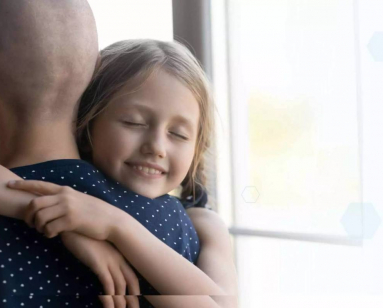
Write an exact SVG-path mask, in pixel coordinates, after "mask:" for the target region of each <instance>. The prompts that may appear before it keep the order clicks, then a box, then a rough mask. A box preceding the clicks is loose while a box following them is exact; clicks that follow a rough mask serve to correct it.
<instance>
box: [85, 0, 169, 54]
mask: <svg viewBox="0 0 383 308" xmlns="http://www.w3.org/2000/svg"><path fill="white" fill-rule="evenodd" d="M89 4H90V6H91V8H92V10H93V13H94V16H95V19H96V23H97V30H98V36H99V45H100V48H101V49H102V48H104V47H106V46H108V45H110V44H112V43H114V42H117V41H120V40H126V39H135V38H151V39H158V40H165V41H169V40H172V39H173V24H172V1H171V0H162V1H156V0H140V1H135V0H113V1H110V2H108V3H106V2H105V1H104V0H89Z"/></svg>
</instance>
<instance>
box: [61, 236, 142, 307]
mask: <svg viewBox="0 0 383 308" xmlns="http://www.w3.org/2000/svg"><path fill="white" fill-rule="evenodd" d="M61 240H62V241H63V243H64V245H65V247H66V248H67V249H68V250H69V251H70V252H71V253H72V254H73V255H74V256H75V257H76V258H77V259H79V260H80V261H81V262H82V263H83V264H85V265H86V266H88V267H89V268H90V269H91V270H92V271H93V272H94V273H95V274H96V275H97V277H98V279H99V280H100V282H101V284H102V285H103V286H104V292H105V294H107V296H100V300H101V302H102V304H103V306H104V308H114V307H115V308H125V307H126V299H125V292H126V287H128V292H129V295H139V294H140V285H139V281H138V278H137V276H136V274H135V272H134V271H133V269H132V268H131V266H130V265H129V263H128V262H127V261H126V260H125V259H124V257H123V256H122V255H121V253H120V252H119V251H118V250H116V249H115V248H114V247H113V246H112V245H111V244H109V243H108V242H106V241H97V240H94V239H90V238H88V237H86V236H83V235H81V234H77V233H74V232H62V233H61ZM110 295H114V296H110ZM129 298H130V305H131V306H129V307H133V308H139V303H138V298H137V297H136V296H129Z"/></svg>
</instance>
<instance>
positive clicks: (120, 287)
mask: <svg viewBox="0 0 383 308" xmlns="http://www.w3.org/2000/svg"><path fill="white" fill-rule="evenodd" d="M110 273H111V275H112V279H113V282H114V290H115V295H125V291H126V281H125V277H124V275H123V273H122V271H121V270H120V268H119V267H118V265H117V266H116V267H115V268H110ZM124 301H125V300H124Z"/></svg>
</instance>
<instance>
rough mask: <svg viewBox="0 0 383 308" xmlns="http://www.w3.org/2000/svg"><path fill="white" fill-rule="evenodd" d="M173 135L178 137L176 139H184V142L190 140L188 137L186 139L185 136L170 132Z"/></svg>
mask: <svg viewBox="0 0 383 308" xmlns="http://www.w3.org/2000/svg"><path fill="white" fill-rule="evenodd" d="M170 133H171V134H173V135H174V136H176V137H178V138H181V139H183V140H188V138H187V137H185V136H182V135H180V134H177V133H173V132H170Z"/></svg>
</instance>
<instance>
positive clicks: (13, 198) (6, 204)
mask: <svg viewBox="0 0 383 308" xmlns="http://www.w3.org/2000/svg"><path fill="white" fill-rule="evenodd" d="M11 180H22V179H21V178H20V177H18V176H17V175H16V174H14V173H13V172H11V171H9V170H8V169H7V168H5V167H3V166H1V165H0V216H7V217H12V218H16V219H20V220H22V219H23V217H24V209H25V208H26V206H27V205H28V203H29V202H30V201H31V200H32V199H33V198H36V195H34V194H32V193H29V192H25V191H17V190H11V189H9V188H8V187H6V184H7V183H8V181H11Z"/></svg>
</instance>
